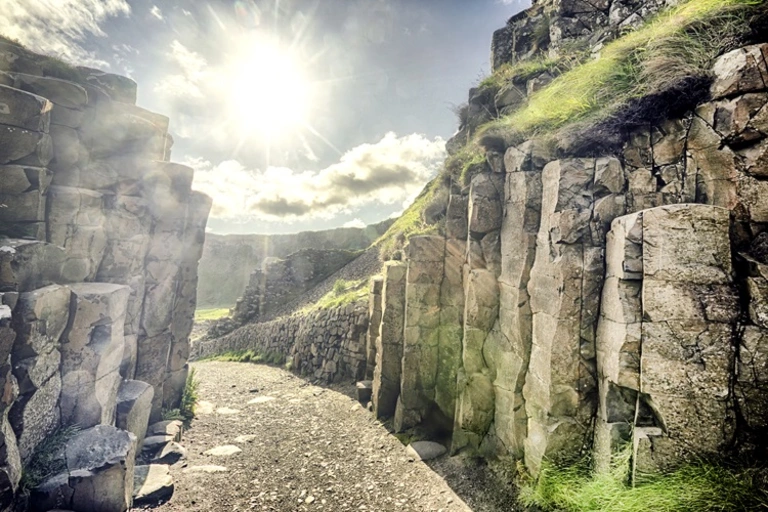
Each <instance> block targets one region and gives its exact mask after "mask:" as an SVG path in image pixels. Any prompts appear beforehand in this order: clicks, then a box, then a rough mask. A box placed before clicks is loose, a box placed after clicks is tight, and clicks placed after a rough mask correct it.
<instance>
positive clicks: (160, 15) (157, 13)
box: [149, 5, 163, 20]
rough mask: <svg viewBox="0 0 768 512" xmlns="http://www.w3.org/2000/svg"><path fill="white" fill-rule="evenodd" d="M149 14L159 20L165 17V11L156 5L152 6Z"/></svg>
mask: <svg viewBox="0 0 768 512" xmlns="http://www.w3.org/2000/svg"><path fill="white" fill-rule="evenodd" d="M149 14H151V15H152V16H154V17H155V18H157V19H159V20H162V19H163V11H162V10H160V8H159V7H158V6H156V5H153V6H152V8H151V9H150V10H149Z"/></svg>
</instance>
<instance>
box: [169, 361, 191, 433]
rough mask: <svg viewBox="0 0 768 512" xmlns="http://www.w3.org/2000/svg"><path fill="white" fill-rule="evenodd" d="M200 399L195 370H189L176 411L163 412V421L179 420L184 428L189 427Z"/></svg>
mask: <svg viewBox="0 0 768 512" xmlns="http://www.w3.org/2000/svg"><path fill="white" fill-rule="evenodd" d="M199 399H200V380H198V378H197V375H196V374H195V369H194V368H191V369H190V370H189V373H188V374H187V381H186V383H185V384H184V391H183V392H182V394H181V402H180V403H179V408H178V409H167V410H163V419H164V420H180V421H182V422H183V423H184V426H186V427H189V426H190V424H191V423H192V420H193V419H194V418H195V407H196V406H197V402H198V400H199Z"/></svg>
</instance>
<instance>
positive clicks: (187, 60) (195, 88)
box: [155, 40, 208, 100]
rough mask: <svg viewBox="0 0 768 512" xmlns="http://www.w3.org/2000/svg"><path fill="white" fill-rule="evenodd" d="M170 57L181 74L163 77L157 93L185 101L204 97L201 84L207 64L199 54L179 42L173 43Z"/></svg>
mask: <svg viewBox="0 0 768 512" xmlns="http://www.w3.org/2000/svg"><path fill="white" fill-rule="evenodd" d="M168 57H170V58H171V61H172V62H173V63H174V64H175V65H176V66H177V67H178V69H179V71H180V73H176V74H170V75H167V76H165V77H163V78H162V79H161V80H160V81H159V82H158V83H157V84H156V85H155V92H158V93H160V94H164V95H167V96H169V97H174V98H178V99H183V100H190V99H199V98H202V97H203V92H202V90H201V83H202V82H203V81H204V80H203V79H204V78H205V68H206V66H207V64H208V63H207V62H206V60H205V58H204V57H203V56H202V55H200V54H199V53H196V52H193V51H191V50H190V49H188V48H187V47H186V46H184V45H183V44H181V43H180V42H179V41H178V40H174V41H173V42H172V43H171V50H170V52H169V53H168Z"/></svg>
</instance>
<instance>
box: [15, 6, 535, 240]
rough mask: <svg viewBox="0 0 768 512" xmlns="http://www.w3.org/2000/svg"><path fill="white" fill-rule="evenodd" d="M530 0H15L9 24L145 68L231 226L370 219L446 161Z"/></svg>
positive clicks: (150, 87) (69, 49)
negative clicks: (474, 93) (500, 31)
mask: <svg viewBox="0 0 768 512" xmlns="http://www.w3.org/2000/svg"><path fill="white" fill-rule="evenodd" d="M528 3H529V2H528V1H526V0H503V1H502V0H477V1H472V2H467V1H465V0H349V1H321V0H257V1H254V0H236V1H232V0H209V1H195V2H175V1H172V0H37V1H35V2H30V1H29V0H4V1H3V8H2V9H0V33H2V34H4V35H6V36H8V37H12V38H15V39H17V40H19V41H20V42H21V43H23V44H25V45H26V46H28V47H30V48H31V49H33V50H36V51H41V52H45V53H49V54H53V55H56V56H58V57H61V58H63V59H65V60H68V61H70V62H73V63H77V64H83V65H88V66H93V67H98V68H101V69H105V70H107V71H110V72H114V73H118V74H123V75H127V76H130V77H131V78H133V79H134V80H136V82H137V83H138V85H139V97H138V104H139V105H140V106H142V107H145V108H147V109H150V110H152V111H155V112H159V113H162V114H164V115H167V116H169V117H170V119H171V125H170V132H171V135H172V136H173V138H174V147H173V151H172V158H173V160H174V161H176V162H180V163H184V164H186V165H189V166H192V167H194V168H195V170H196V173H195V183H194V188H196V189H198V190H201V191H203V192H205V193H207V194H209V195H210V196H212V197H213V199H214V206H213V211H212V214H211V218H210V221H209V223H208V225H209V230H210V231H213V232H216V233H288V232H296V231H302V230H316V229H327V228H333V227H340V226H364V225H366V224H370V223H374V222H379V221H381V220H384V219H387V218H389V217H392V216H397V215H398V214H399V213H400V212H402V211H403V209H404V208H406V207H407V206H408V205H409V204H410V202H411V201H412V200H413V199H414V198H415V197H416V195H417V194H418V193H419V192H420V191H421V189H422V188H423V186H424V185H425V184H426V183H427V182H428V181H429V180H430V179H431V178H432V177H434V176H435V175H436V173H437V171H438V169H439V167H440V165H441V164H442V162H443V160H444V158H445V141H446V140H447V139H448V138H450V136H451V135H452V134H453V132H454V131H455V129H456V127H457V119H456V116H455V114H454V113H453V108H454V107H455V106H457V105H459V104H461V103H463V102H465V101H466V100H467V97H466V96H467V89H468V88H469V87H471V86H472V85H474V84H476V83H478V81H479V80H480V79H481V78H482V77H483V76H484V75H485V74H487V73H488V71H489V63H488V59H489V48H490V34H491V33H492V32H493V31H494V30H495V29H497V28H500V27H501V26H503V24H504V21H505V20H506V19H507V18H508V17H509V16H511V15H513V14H515V13H517V12H518V11H520V10H521V9H522V8H524V7H527V5H528Z"/></svg>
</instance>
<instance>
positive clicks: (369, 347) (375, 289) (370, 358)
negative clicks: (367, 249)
mask: <svg viewBox="0 0 768 512" xmlns="http://www.w3.org/2000/svg"><path fill="white" fill-rule="evenodd" d="M383 287H384V279H383V278H381V277H378V276H377V277H373V278H371V282H370V289H369V292H368V318H369V321H368V333H367V335H366V343H365V359H366V365H365V378H366V379H368V380H373V371H374V368H375V367H376V344H377V342H378V338H379V332H380V331H381V292H382V289H383Z"/></svg>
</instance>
